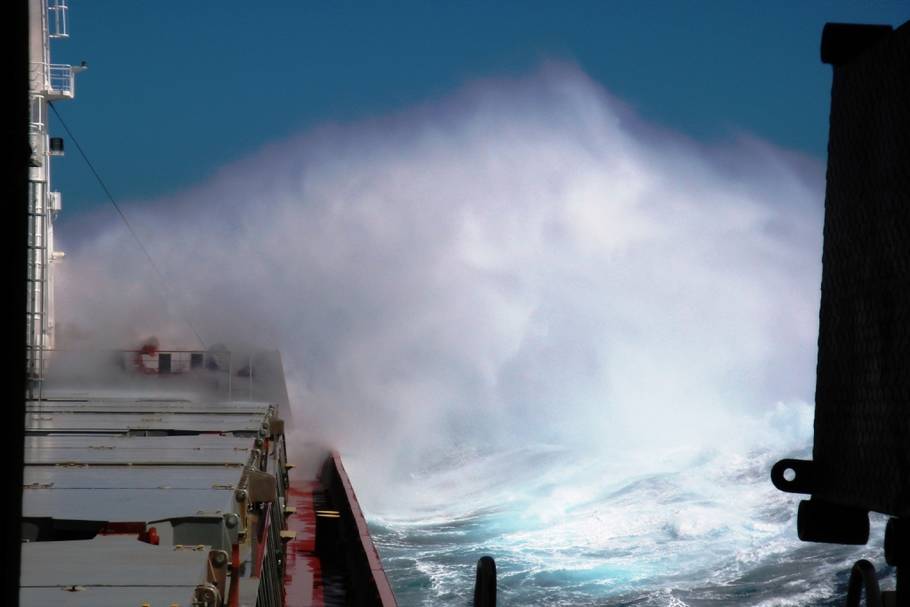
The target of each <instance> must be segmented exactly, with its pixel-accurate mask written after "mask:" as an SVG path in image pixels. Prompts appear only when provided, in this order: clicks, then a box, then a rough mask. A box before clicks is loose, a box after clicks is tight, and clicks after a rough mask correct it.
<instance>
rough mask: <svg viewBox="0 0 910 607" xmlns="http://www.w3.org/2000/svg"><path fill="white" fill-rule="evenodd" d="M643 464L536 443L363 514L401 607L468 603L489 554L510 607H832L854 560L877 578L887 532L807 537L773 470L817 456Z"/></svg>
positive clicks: (474, 463) (459, 468)
mask: <svg viewBox="0 0 910 607" xmlns="http://www.w3.org/2000/svg"><path fill="white" fill-rule="evenodd" d="M640 455H641V454H636V455H635V457H634V458H633V457H628V458H626V457H622V456H614V457H612V458H608V459H606V458H603V457H590V456H585V455H583V454H580V453H578V452H574V451H573V450H572V449H566V448H560V447H555V446H548V445H537V446H534V447H525V448H519V449H513V450H507V451H501V452H496V453H483V452H480V451H477V450H470V449H469V450H464V451H460V452H452V453H448V454H446V456H445V457H443V458H440V460H439V461H437V462H435V463H433V464H432V465H427V466H426V467H425V469H424V470H422V471H421V472H420V473H419V474H414V475H413V476H412V478H411V479H410V480H409V481H407V482H403V483H401V484H400V485H398V486H396V487H395V489H396V491H398V492H400V493H399V494H400V495H401V504H402V506H403V507H405V511H402V512H398V513H394V512H377V511H373V512H369V504H367V508H368V518H369V519H370V522H371V529H372V532H373V537H374V541H375V542H376V545H377V547H378V549H379V551H380V553H381V555H382V560H383V563H384V566H385V568H386V572H387V574H388V576H389V578H390V580H391V583H392V586H393V588H394V590H395V594H396V596H397V598H398V601H399V604H400V605H402V606H404V607H407V606H409V605H470V604H471V597H472V589H473V583H474V567H475V563H476V561H477V559H478V558H479V557H480V556H482V555H485V554H489V555H491V556H493V557H494V558H495V559H496V564H497V570H498V585H499V601H500V603H501V604H503V605H617V606H618V605H640V606H642V607H645V606H655V607H656V606H682V605H692V606H696V605H698V606H700V605H755V606H759V605H761V606H772V605H777V606H784V605H836V604H842V602H843V597H844V595H845V586H846V582H847V578H848V575H849V570H850V567H851V565H852V563H853V561H855V560H856V559H858V558H864V557H865V558H870V560H872V561H873V562H875V563H876V564H878V565H883V563H881V560H882V558H881V554H882V552H881V546H880V544H878V545H876V542H880V541H881V540H880V538H881V527H882V521H881V520H874V521H873V533H872V538H873V539H872V540H871V541H870V545H869V546H864V547H859V548H855V547H837V546H828V545H821V544H804V543H801V542H799V540H798V539H797V537H796V520H795V516H796V506H797V502H798V497H796V496H791V495H786V494H782V493H780V492H778V491H777V490H776V489H774V487H773V486H772V485H771V483H770V480H769V473H768V471H769V470H770V467H771V465H772V464H773V462H774V461H775V460H776V459H779V458H781V457H784V456H787V455H793V456H798V457H807V456H808V455H809V453H808V450H802V451H795V452H791V453H789V454H788V453H780V452H775V453H772V452H769V451H762V450H754V449H753V450H748V451H746V452H743V453H735V452H729V451H728V452H721V451H714V450H694V451H693V450H686V449H679V450H675V451H674V450H672V449H670V450H667V451H666V452H665V453H664V454H663V455H662V457H661V458H660V459H659V460H649V458H645V460H644V461H643V460H641V459H638V458H640ZM354 481H355V484H356V481H357V479H356V478H355V479H354ZM414 504H418V505H417V506H414Z"/></svg>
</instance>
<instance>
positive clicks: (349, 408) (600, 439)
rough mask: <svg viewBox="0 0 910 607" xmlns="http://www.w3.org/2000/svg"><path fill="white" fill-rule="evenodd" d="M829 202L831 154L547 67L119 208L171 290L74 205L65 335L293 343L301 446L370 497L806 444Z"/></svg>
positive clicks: (288, 362)
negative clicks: (475, 453)
mask: <svg viewBox="0 0 910 607" xmlns="http://www.w3.org/2000/svg"><path fill="white" fill-rule="evenodd" d="M242 119H243V118H242V117H238V120H242ZM822 200H823V172H822V167H821V165H820V163H818V162H816V161H815V160H813V159H807V158H805V157H801V156H799V155H797V154H794V153H790V152H788V151H786V150H781V149H779V148H776V147H775V146H773V145H772V144H769V143H767V142H763V141H760V140H757V139H756V138H754V137H751V136H750V135H748V134H746V133H739V134H732V135H731V138H730V139H729V140H726V141H722V142H715V143H711V144H704V143H700V142H696V141H692V140H689V139H687V138H686V137H684V136H682V135H680V134H678V133H673V132H668V131H666V130H663V129H661V128H660V127H658V126H655V125H652V124H648V123H647V122H646V121H645V120H643V119H641V118H640V117H638V116H636V114H635V112H634V111H633V110H632V109H630V108H629V107H627V106H625V105H624V104H623V103H622V102H621V101H619V100H617V99H615V98H613V97H612V96H611V95H610V94H609V93H608V92H607V91H605V90H604V89H602V88H601V87H600V86H599V85H597V84H596V83H594V82H592V81H591V80H590V79H588V78H587V77H586V76H585V74H583V73H581V72H580V71H579V70H578V69H576V68H575V67H573V66H571V65H566V64H546V65H543V66H542V67H541V68H540V69H539V71H537V72H536V73H534V74H531V75H529V76H527V77H523V78H516V79H493V80H488V81H481V82H477V83H474V84H472V85H469V86H466V87H465V88H464V89H463V90H461V91H460V92H458V93H456V94H454V95H452V96H451V97H450V98H448V99H443V100H439V101H438V102H435V103H431V104H428V105H426V106H421V107H414V108H408V109H407V110H405V111H403V112H402V113H400V114H398V115H393V116H386V117H382V118H378V119H376V120H373V121H367V122H358V123H355V124H345V125H325V126H324V127H322V128H320V129H317V130H315V131H312V132H308V133H304V134H301V135H298V136H295V137H292V138H290V139H288V140H286V141H282V142H277V143H275V144H273V145H270V146H268V147H266V148H264V149H261V150H259V151H257V152H256V153H254V154H252V155H251V156H249V157H248V158H247V159H245V160H242V161H240V162H238V163H236V164H233V165H231V166H227V167H225V168H223V169H222V170H221V171H220V172H219V173H218V174H216V175H213V176H211V178H210V179H208V180H206V181H205V182H204V183H201V184H199V185H198V186H197V187H195V188H193V189H191V190H189V191H183V192H178V193H175V194H173V195H172V196H169V197H166V198H164V199H160V200H153V201H132V202H126V204H125V207H126V209H127V213H128V214H129V215H130V218H131V221H132V223H133V224H134V225H135V226H136V229H137V231H138V232H139V233H140V234H141V235H142V237H143V238H144V241H145V243H146V245H147V247H148V248H149V250H150V251H151V253H152V255H153V256H154V257H155V259H156V260H157V262H158V263H159V265H160V266H161V268H162V271H163V272H164V274H165V275H166V276H167V278H168V280H169V281H170V283H171V285H172V288H171V289H170V290H167V289H163V288H162V287H161V286H160V284H159V283H158V281H157V279H156V277H155V275H154V272H153V271H152V270H151V269H150V268H149V267H148V266H147V264H146V262H145V261H144V259H143V258H142V255H141V253H140V252H139V251H138V250H137V249H136V247H135V245H134V244H133V243H132V242H131V240H130V238H129V235H128V234H127V233H126V231H125V230H124V229H123V226H122V225H120V224H118V222H117V220H116V218H115V217H114V216H113V214H111V215H110V216H107V215H105V216H102V215H98V216H97V217H92V218H86V217H82V218H69V219H67V220H66V221H64V222H63V223H62V227H61V229H60V232H61V236H60V238H61V240H63V248H64V249H65V250H67V253H68V256H67V258H66V261H65V263H64V264H63V265H62V268H61V276H60V285H59V287H58V301H59V303H58V306H59V316H60V319H59V325H60V326H61V333H60V338H61V342H63V347H93V348H100V347H111V346H116V347H123V346H131V345H133V344H135V343H137V342H138V340H140V339H141V338H143V337H145V336H147V335H150V334H155V335H157V336H158V337H159V339H160V340H161V342H162V344H174V345H185V346H190V347H192V346H194V345H195V344H194V343H193V339H192V333H191V332H190V330H189V329H188V327H187V325H186V323H185V322H184V319H185V318H189V319H191V321H192V323H193V324H194V326H195V327H196V328H197V330H198V331H199V332H200V333H201V334H202V335H203V336H204V337H205V338H206V340H207V341H209V342H210V343H214V342H228V343H254V344H264V345H267V346H269V347H274V348H278V349H280V350H281V351H282V353H283V356H284V360H285V366H286V372H287V374H288V378H289V388H290V390H291V399H292V401H293V402H294V406H295V415H296V420H297V427H296V430H295V431H296V433H297V436H298V440H309V439H312V438H313V437H320V440H325V441H326V442H328V443H329V444H331V445H332V446H335V447H337V448H339V449H340V450H341V451H342V452H343V453H345V455H346V456H347V457H348V458H349V460H350V461H351V462H352V464H351V465H352V471H353V472H354V475H355V481H357V482H358V491H359V492H360V494H361V498H362V500H363V501H364V503H365V505H366V507H367V508H368V509H374V510H376V511H387V510H389V509H391V508H394V507H402V508H404V507H406V506H407V504H406V503H405V502H406V501H407V498H406V497H404V498H403V497H402V495H401V494H399V495H397V496H396V498H395V503H394V504H393V503H391V502H390V501H388V499H387V498H386V497H384V495H385V490H384V487H387V486H388V483H390V482H395V481H396V479H397V480H403V481H407V479H410V478H412V475H413V474H414V473H415V471H417V470H424V469H427V467H428V466H430V467H432V465H433V462H435V461H437V460H440V459H444V458H446V457H449V456H451V454H453V453H463V452H465V450H470V449H481V450H495V449H509V448H513V447H516V446H520V445H526V444H529V443H534V444H547V445H563V446H566V445H568V446H571V447H572V448H573V449H581V450H585V451H586V452H588V453H593V454H597V455H598V456H603V457H619V454H626V455H628V454H639V455H641V456H642V457H641V458H639V460H640V461H645V460H647V459H648V458H650V457H651V455H652V454H657V453H669V452H671V451H672V450H673V449H679V448H684V447H690V446H691V447H697V448H701V447H712V448H713V447H717V446H719V445H738V446H742V447H743V451H742V452H744V453H745V452H746V451H747V450H748V448H749V446H750V445H751V446H754V445H756V444H762V443H767V441H769V440H778V438H779V437H780V436H782V435H785V434H786V433H787V432H795V433H796V434H795V435H794V436H789V435H787V436H788V438H787V441H789V442H787V444H788V445H792V446H799V445H805V444H808V440H809V435H808V430H809V429H808V427H807V426H808V423H810V422H811V411H809V412H808V413H807V407H808V405H806V403H809V402H811V401H812V392H813V388H814V379H813V378H814V368H815V354H816V350H815V343H816V335H817V306H818V285H819V283H820V251H821V226H822ZM68 226H70V227H68ZM807 415H808V417H807ZM775 420H776V421H775ZM793 420H797V421H793ZM799 420H801V421H799ZM807 420H808V422H807ZM792 428H796V430H792ZM775 437H777V438H775ZM791 439H792V440H791ZM655 457H657V456H655ZM427 499H430V498H427ZM446 499H450V496H447V497H446ZM396 505H397V506H396Z"/></svg>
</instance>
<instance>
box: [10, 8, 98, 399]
mask: <svg viewBox="0 0 910 607" xmlns="http://www.w3.org/2000/svg"><path fill="white" fill-rule="evenodd" d="M67 1H68V0H29V106H30V107H29V148H30V153H31V154H30V160H29V165H30V168H29V198H28V205H29V207H28V218H29V219H28V243H27V248H28V251H27V260H28V261H27V263H28V273H27V278H26V280H27V281H28V285H27V289H26V291H27V299H26V312H25V313H26V376H27V378H28V380H29V388H28V391H29V393H30V394H31V395H33V396H34V395H36V394H37V395H39V396H40V393H41V385H42V381H43V380H44V374H45V367H46V357H47V352H48V351H49V350H53V348H54V328H55V327H54V262H55V261H57V260H59V259H60V258H62V257H63V253H62V252H59V251H55V250H54V223H53V222H54V218H55V217H56V215H57V213H58V212H59V211H60V209H61V197H60V192H57V191H54V190H52V189H51V162H50V161H51V157H52V156H62V155H63V140H62V139H60V138H57V137H49V135H48V126H47V114H48V102H54V101H60V100H64V99H72V98H73V96H74V94H75V75H76V73H78V72H80V71H82V70H83V69H85V67H84V65H83V66H81V67H75V66H72V65H64V64H54V63H51V53H50V40H51V39H54V38H68V37H69V31H68V10H69V7H68V5H67Z"/></svg>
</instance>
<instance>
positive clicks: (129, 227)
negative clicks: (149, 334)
mask: <svg viewBox="0 0 910 607" xmlns="http://www.w3.org/2000/svg"><path fill="white" fill-rule="evenodd" d="M48 105H49V106H50V108H51V110H53V112H54V115H55V116H57V120H59V121H60V124H61V125H63V130H64V131H66V134H67V135H69V138H70V139H72V140H73V144H74V145H75V146H76V149H77V150H79V154H80V155H81V156H82V159H83V160H84V161H85V164H87V165H88V168H89V170H90V171H91V172H92V175H94V176H95V179H96V180H97V181H98V185H100V186H101V189H102V190H104V193H105V194H106V195H107V199H108V200H109V201H110V203H111V205H113V207H114V210H116V211H117V214H118V215H120V219H122V220H123V224H124V225H125V226H126V229H127V230H129V233H130V235H132V237H133V240H135V241H136V244H137V245H139V248H140V249H141V250H142V253H143V254H144V255H145V258H146V259H147V260H148V262H149V265H151V266H152V269H153V270H154V271H155V274H157V275H158V280H159V281H161V285H162V286H163V287H164V289H165V291H167V292H168V293H169V294H170V295H171V296H173V291H172V290H171V288H170V287H169V286H168V281H167V279H166V278H165V277H164V274H163V273H162V272H161V269H160V268H159V267H158V264H156V263H155V260H154V259H153V258H152V255H151V253H149V250H148V249H147V248H146V247H145V245H144V244H143V243H142V239H141V238H139V234H137V233H136V230H134V229H133V226H132V224H130V222H129V220H128V219H127V218H126V214H125V213H124V212H123V209H121V208H120V205H119V204H117V201H116V199H114V195H113V194H111V191H110V190H109V189H108V187H107V184H105V183H104V180H103V179H102V178H101V175H100V174H99V173H98V171H97V170H95V166H94V165H93V164H92V161H91V160H89V158H88V154H86V153H85V150H84V149H82V146H81V145H79V140H78V139H76V136H75V135H73V132H72V131H71V130H70V127H69V126H67V124H66V121H65V120H63V117H62V116H61V115H60V112H58V111H57V108H56V107H54V104H53V103H50V102H48ZM183 320H184V322H186V324H187V325H188V326H189V328H190V330H191V331H192V332H193V335H195V336H196V339H197V340H198V341H199V343H200V344H201V345H202V347H203V348H207V346H206V345H205V340H203V339H202V337H201V336H200V335H199V332H198V331H196V327H194V326H193V323H192V322H191V321H190V319H189V318H188V317H187V316H185V315H184V317H183Z"/></svg>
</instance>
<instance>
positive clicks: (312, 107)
mask: <svg viewBox="0 0 910 607" xmlns="http://www.w3.org/2000/svg"><path fill="white" fill-rule="evenodd" d="M70 4H71V8H70V15H71V21H70V30H71V35H72V37H71V38H70V39H69V40H63V41H55V42H54V47H53V51H52V52H53V57H54V60H55V62H71V63H78V62H79V61H81V60H83V59H84V60H85V61H87V62H88V63H89V66H90V69H89V71H88V72H85V73H83V74H81V75H80V76H79V81H78V85H77V98H76V101H73V102H65V103H60V104H59V105H58V109H59V110H60V111H61V113H62V114H63V116H64V119H66V120H67V121H68V123H69V124H70V127H71V128H72V129H73V130H74V131H75V133H76V135H77V137H79V139H80V140H81V142H82V145H83V146H84V147H85V148H86V149H87V151H88V153H89V155H90V157H91V158H92V160H93V162H94V163H95V165H96V167H97V168H98V170H99V171H100V172H101V174H102V176H103V177H104V178H105V179H106V181H107V182H108V185H109V186H110V188H111V190H112V191H113V193H114V195H115V196H117V197H118V199H120V200H122V201H128V200H131V199H137V198H147V197H155V196H158V195H163V194H167V193H170V192H173V191H175V190H179V189H181V188H183V187H185V186H188V185H191V184H193V183H195V182H197V181H199V180H202V179H204V178H205V177H206V176H207V175H209V174H211V173H212V172H213V171H215V170H216V169H217V168H218V167H220V166H222V165H224V164H225V163H228V162H230V161H232V160H236V159H238V158H240V157H242V156H244V155H246V154H248V153H249V152H252V151H254V150H256V149H257V148H258V147H260V146H261V145H263V144H265V143H267V142H269V141H273V140H276V139H282V138H285V137H287V136H288V135H291V134H293V133H297V132H300V131H302V130H305V129H307V128H310V127H313V126H315V125H318V124H320V123H323V122H326V121H348V120H352V119H358V118H366V117H371V116H375V115H377V114H382V113H387V112H397V111H401V110H404V109H406V108H407V107H408V106H409V105H412V104H415V103H421V102H426V101H432V100H433V99H435V98H441V97H444V96H446V95H447V94H449V93H450V92H451V91H454V90H456V89H457V88H458V87H459V86H461V85H462V84H463V83H466V82H469V81H471V80H474V79H477V78H486V77H495V76H497V75H508V76H512V75H516V74H523V73H527V72H529V71H532V70H533V69H534V68H535V67H536V66H538V65H539V64H540V63H541V62H542V61H544V60H546V59H558V60H564V61H572V62H575V63H577V64H578V65H580V66H581V68H582V69H583V70H584V71H586V72H587V73H588V74H589V75H590V76H591V77H593V78H594V79H595V80H597V81H598V82H600V83H601V84H603V85H604V86H605V87H607V89H609V90H610V91H611V92H612V93H613V94H615V95H617V96H618V97H620V98H621V99H623V100H624V101H626V102H627V103H629V104H630V105H632V106H633V107H634V108H635V109H636V110H637V111H638V112H639V113H640V114H641V115H643V116H644V117H645V118H647V119H649V120H652V121H654V122H657V123H659V124H662V125H664V126H666V127H669V128H672V129H675V130H678V131H681V132H684V133H686V134H688V135H690V136H692V137H695V138H698V139H701V140H713V139H723V138H724V137H729V136H730V135H731V134H733V133H736V132H738V131H746V132H750V133H752V134H755V135H757V136H759V137H762V138H764V139H767V140H770V141H772V142H774V143H776V144H778V145H781V146H784V147H787V148H791V149H795V150H798V151H802V152H804V153H807V154H809V155H812V156H815V157H817V158H819V159H820V160H821V159H824V156H825V146H826V142H827V119H828V103H829V89H830V78H831V76H830V67H828V66H824V65H822V64H821V63H820V61H819V58H818V54H819V53H818V47H819V40H820V35H821V28H822V26H823V25H824V23H825V22H826V21H847V22H868V23H888V24H891V25H898V24H900V23H902V22H903V21H905V20H907V19H908V18H910V6H908V5H907V4H906V3H903V2H897V1H891V2H877V3H872V2H868V1H863V2H860V1H836V2H835V1H831V2H820V1H818V2H809V1H802V2H783V1H775V2H766V1H762V2H757V1H754V0H752V1H742V0H737V1H723V2H721V1H711V2H709V1H704V2H672V3H671V2H666V3H657V2H644V1H642V2H631V1H623V2H618V1H614V2H606V1H602V2H583V1H575V2H548V3H544V2H499V3H481V2H416V1H415V2H389V3H378V2H363V3H353V2H341V1H334V2H327V1H317V2H270V3H256V2H249V1H245V2H240V1H234V0H224V1H220V2H214V1H211V2H209V1H206V2H203V1H194V2H176V1H172V2H138V1H124V0H92V1H91V2H87V1H81V0H73V1H72V2H71V3H70ZM265 7H268V8H269V9H270V10H266V8H265ZM56 134H61V133H60V129H59V128H57V129H56ZM68 150H69V151H68V154H67V156H66V157H65V158H64V159H62V160H59V161H56V162H55V170H56V177H57V182H56V187H57V188H58V189H61V190H62V191H63V192H64V201H65V210H66V211H67V212H68V213H76V212H78V211H80V210H86V209H89V208H91V207H94V206H95V205H98V204H106V202H104V198H103V196H102V193H101V192H100V190H99V188H98V186H97V185H96V184H95V183H94V181H93V180H92V178H91V176H90V174H89V173H88V171H87V169H86V168H85V166H84V164H83V163H82V160H81V159H80V158H79V157H78V156H77V154H76V151H75V149H74V146H70V147H69V148H68Z"/></svg>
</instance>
